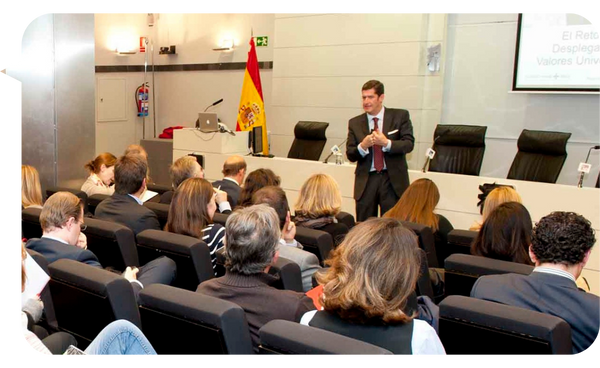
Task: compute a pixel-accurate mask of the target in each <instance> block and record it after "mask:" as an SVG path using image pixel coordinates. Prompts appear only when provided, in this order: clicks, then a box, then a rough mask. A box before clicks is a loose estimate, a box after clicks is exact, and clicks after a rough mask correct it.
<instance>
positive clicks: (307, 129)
mask: <svg viewBox="0 0 600 368" xmlns="http://www.w3.org/2000/svg"><path fill="white" fill-rule="evenodd" d="M328 126H329V123H321V122H317V121H299V122H298V124H296V126H295V127H294V137H296V139H306V140H311V141H321V140H327V137H325V130H327V127H328Z"/></svg>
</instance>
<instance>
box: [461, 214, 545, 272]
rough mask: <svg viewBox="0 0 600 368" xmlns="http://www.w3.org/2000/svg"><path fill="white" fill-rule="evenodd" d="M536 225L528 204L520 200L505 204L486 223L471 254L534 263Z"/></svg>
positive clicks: (490, 215)
mask: <svg viewBox="0 0 600 368" xmlns="http://www.w3.org/2000/svg"><path fill="white" fill-rule="evenodd" d="M532 228H533V223H532V222H531V216H530V215H529V212H528V211H527V208H525V206H523V205H522V204H521V203H518V202H505V203H502V204H500V205H499V206H497V207H496V208H495V209H494V210H493V211H492V212H491V213H490V214H489V215H488V216H487V218H486V220H485V221H484V222H483V225H482V226H481V229H480V230H479V233H478V234H477V237H476V238H475V241H474V242H473V244H471V254H473V255H476V256H482V257H487V258H494V259H499V260H501V261H509V262H516V263H523V264H527V265H533V263H532V262H531V259H530V258H529V245H530V244H531V232H532Z"/></svg>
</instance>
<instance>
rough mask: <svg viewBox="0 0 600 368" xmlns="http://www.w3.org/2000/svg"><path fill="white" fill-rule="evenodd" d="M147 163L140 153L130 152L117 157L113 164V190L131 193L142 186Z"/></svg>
mask: <svg viewBox="0 0 600 368" xmlns="http://www.w3.org/2000/svg"><path fill="white" fill-rule="evenodd" d="M147 173H148V163H147V161H146V160H145V159H144V158H143V157H142V156H140V155H135V154H130V155H125V156H121V157H119V159H118V160H117V162H116V164H115V192H116V193H118V194H133V193H136V192H137V191H138V190H140V188H141V187H142V184H143V182H144V179H145V178H146V174H147Z"/></svg>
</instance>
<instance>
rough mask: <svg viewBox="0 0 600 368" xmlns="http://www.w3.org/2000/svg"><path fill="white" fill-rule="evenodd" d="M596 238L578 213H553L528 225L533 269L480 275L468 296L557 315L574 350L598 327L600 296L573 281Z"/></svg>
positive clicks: (589, 340)
mask: <svg viewBox="0 0 600 368" xmlns="http://www.w3.org/2000/svg"><path fill="white" fill-rule="evenodd" d="M595 242H596V239H595V236H594V230H593V229H592V226H591V224H590V222H589V221H588V220H586V219H585V218H584V217H583V216H580V215H578V214H576V213H573V212H553V213H551V214H550V215H548V216H546V217H544V218H542V219H541V220H540V221H539V222H538V223H537V224H536V226H535V228H534V229H533V234H532V237H531V245H530V246H529V256H530V257H531V260H532V261H533V262H534V263H535V269H534V270H533V272H532V273H531V274H530V275H528V276H526V275H518V274H504V275H491V276H482V277H480V278H479V279H478V280H477V282H476V283H475V285H473V289H472V290H471V296H472V297H474V298H479V299H484V300H489V301H493V302H498V303H502V304H508V305H512V306H516V307H521V308H526V309H530V310H534V311H537V312H542V313H548V314H551V315H553V316H556V317H560V318H562V319H563V320H565V321H566V322H567V323H568V324H569V325H570V326H571V338H572V340H573V353H579V352H581V351H583V350H585V349H587V348H588V347H589V346H590V345H591V344H592V343H593V342H594V340H595V339H596V336H598V329H599V326H600V298H598V297H597V296H596V295H594V294H590V293H586V292H585V291H583V290H582V289H578V288H577V285H576V283H575V280H576V279H577V278H578V277H579V276H580V275H581V271H582V270H583V267H585V264H586V263H587V261H588V259H589V258H590V254H591V253H592V246H593V245H594V243H595Z"/></svg>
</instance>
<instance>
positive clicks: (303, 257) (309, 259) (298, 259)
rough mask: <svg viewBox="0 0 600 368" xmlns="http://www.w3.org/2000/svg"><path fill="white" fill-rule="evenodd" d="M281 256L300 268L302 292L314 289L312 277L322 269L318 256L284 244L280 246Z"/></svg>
mask: <svg viewBox="0 0 600 368" xmlns="http://www.w3.org/2000/svg"><path fill="white" fill-rule="evenodd" d="M279 255H280V256H281V257H283V258H285V259H289V260H290V261H292V262H294V263H297V264H298V266H300V272H301V273H302V290H304V291H305V292H306V291H309V290H310V289H312V287H313V286H312V275H313V273H315V272H316V271H318V270H319V269H321V266H320V265H319V259H318V258H317V256H315V255H314V254H312V253H310V252H307V251H305V250H302V249H300V248H296V247H291V246H289V245H282V244H279Z"/></svg>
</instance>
